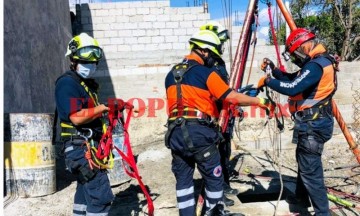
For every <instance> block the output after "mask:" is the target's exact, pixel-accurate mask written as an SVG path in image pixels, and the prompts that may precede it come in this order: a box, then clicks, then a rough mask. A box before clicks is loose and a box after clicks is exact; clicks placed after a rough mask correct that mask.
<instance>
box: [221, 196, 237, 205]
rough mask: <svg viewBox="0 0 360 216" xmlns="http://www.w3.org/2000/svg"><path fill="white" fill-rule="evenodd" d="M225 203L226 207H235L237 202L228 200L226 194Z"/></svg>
mask: <svg viewBox="0 0 360 216" xmlns="http://www.w3.org/2000/svg"><path fill="white" fill-rule="evenodd" d="M224 203H225V205H226V206H233V205H234V203H235V202H234V200H232V199H229V198H227V197H226V195H225V194H224Z"/></svg>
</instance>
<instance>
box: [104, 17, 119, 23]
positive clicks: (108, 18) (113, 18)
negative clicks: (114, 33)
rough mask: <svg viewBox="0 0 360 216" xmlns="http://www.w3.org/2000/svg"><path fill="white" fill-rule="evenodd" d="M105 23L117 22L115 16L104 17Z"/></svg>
mask: <svg viewBox="0 0 360 216" xmlns="http://www.w3.org/2000/svg"><path fill="white" fill-rule="evenodd" d="M103 23H116V18H115V17H114V16H107V17H103Z"/></svg>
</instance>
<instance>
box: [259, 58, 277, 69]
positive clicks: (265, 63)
mask: <svg viewBox="0 0 360 216" xmlns="http://www.w3.org/2000/svg"><path fill="white" fill-rule="evenodd" d="M268 65H269V66H270V69H271V71H273V70H274V69H275V64H274V62H272V61H271V60H270V59H268V58H264V59H263V63H262V64H261V66H260V68H261V70H262V71H264V72H266V69H267V66H268Z"/></svg>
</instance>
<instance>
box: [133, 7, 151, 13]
mask: <svg viewBox="0 0 360 216" xmlns="http://www.w3.org/2000/svg"><path fill="white" fill-rule="evenodd" d="M136 14H142V15H148V14H150V9H149V8H146V7H144V6H142V7H140V8H136Z"/></svg>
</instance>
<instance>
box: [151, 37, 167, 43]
mask: <svg viewBox="0 0 360 216" xmlns="http://www.w3.org/2000/svg"><path fill="white" fill-rule="evenodd" d="M151 42H152V43H164V42H165V37H164V36H155V37H151Z"/></svg>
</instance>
